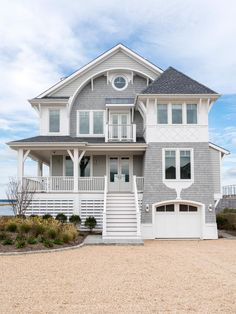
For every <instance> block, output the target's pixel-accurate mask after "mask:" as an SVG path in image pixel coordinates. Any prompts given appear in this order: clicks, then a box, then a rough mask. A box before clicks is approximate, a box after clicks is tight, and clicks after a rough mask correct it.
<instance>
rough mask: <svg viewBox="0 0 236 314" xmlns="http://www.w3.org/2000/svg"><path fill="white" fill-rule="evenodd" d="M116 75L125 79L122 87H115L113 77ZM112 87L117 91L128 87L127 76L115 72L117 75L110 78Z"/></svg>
mask: <svg viewBox="0 0 236 314" xmlns="http://www.w3.org/2000/svg"><path fill="white" fill-rule="evenodd" d="M117 77H122V78H123V79H124V80H125V86H124V87H122V88H117V87H116V86H115V79H116V78H117ZM112 87H113V88H114V89H115V90H117V91H123V90H125V89H126V88H127V87H128V78H127V77H126V76H125V75H124V74H117V75H115V76H114V77H113V79H112Z"/></svg>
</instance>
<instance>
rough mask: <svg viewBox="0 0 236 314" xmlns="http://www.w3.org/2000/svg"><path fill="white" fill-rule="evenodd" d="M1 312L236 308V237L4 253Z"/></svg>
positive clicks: (232, 310) (215, 310)
mask: <svg viewBox="0 0 236 314" xmlns="http://www.w3.org/2000/svg"><path fill="white" fill-rule="evenodd" d="M0 289H1V290H0V291H1V293H0V313H1V314H5V313H8V314H11V313H24V314H25V313H40V314H41V313H67V314H69V313H89V314H90V313H224V314H225V313H236V241H235V240H224V239H221V240H218V241H145V245H144V246H84V247H82V248H80V249H76V250H71V251H64V252H57V253H44V254H42V253H39V254H32V255H21V256H0Z"/></svg>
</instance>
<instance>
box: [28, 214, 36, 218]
mask: <svg viewBox="0 0 236 314" xmlns="http://www.w3.org/2000/svg"><path fill="white" fill-rule="evenodd" d="M29 217H30V218H35V217H38V215H34V214H32V215H30V216H29Z"/></svg>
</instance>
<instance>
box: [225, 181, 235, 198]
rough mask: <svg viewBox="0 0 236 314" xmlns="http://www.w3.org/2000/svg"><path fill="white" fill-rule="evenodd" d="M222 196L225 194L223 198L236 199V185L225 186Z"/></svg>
mask: <svg viewBox="0 0 236 314" xmlns="http://www.w3.org/2000/svg"><path fill="white" fill-rule="evenodd" d="M222 194H223V197H228V198H230V197H232V198H235V197H236V184H232V185H226V186H223V188H222Z"/></svg>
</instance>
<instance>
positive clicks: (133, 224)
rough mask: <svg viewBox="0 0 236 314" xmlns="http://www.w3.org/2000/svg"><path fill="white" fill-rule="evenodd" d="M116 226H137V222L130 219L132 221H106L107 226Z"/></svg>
mask: <svg viewBox="0 0 236 314" xmlns="http://www.w3.org/2000/svg"><path fill="white" fill-rule="evenodd" d="M117 226H120V227H124V228H127V227H136V226H137V222H136V221H132V222H124V221H121V222H117V221H113V222H110V221H109V222H108V223H107V227H109V228H110V227H117Z"/></svg>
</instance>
